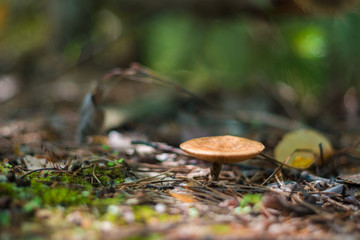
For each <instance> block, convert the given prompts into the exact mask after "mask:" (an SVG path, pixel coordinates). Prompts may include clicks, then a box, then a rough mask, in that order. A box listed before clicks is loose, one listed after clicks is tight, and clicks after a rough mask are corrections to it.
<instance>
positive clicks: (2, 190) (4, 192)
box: [0, 182, 16, 197]
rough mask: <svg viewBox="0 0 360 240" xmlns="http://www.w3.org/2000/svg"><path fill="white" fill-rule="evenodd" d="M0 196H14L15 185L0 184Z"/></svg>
mask: <svg viewBox="0 0 360 240" xmlns="http://www.w3.org/2000/svg"><path fill="white" fill-rule="evenodd" d="M0 196H10V197H15V196H16V184H15V183H6V182H3V183H0Z"/></svg>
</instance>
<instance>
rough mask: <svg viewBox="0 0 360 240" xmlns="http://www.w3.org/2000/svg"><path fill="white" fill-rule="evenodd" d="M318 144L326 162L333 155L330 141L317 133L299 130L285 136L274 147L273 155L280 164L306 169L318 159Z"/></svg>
mask: <svg viewBox="0 0 360 240" xmlns="http://www.w3.org/2000/svg"><path fill="white" fill-rule="evenodd" d="M319 144H321V146H322V151H323V160H326V159H327V158H328V157H329V156H330V155H331V154H332V153H333V148H332V145H331V143H330V141H329V140H328V139H327V138H326V137H325V136H323V135H322V134H321V133H319V132H317V131H314V130H308V129H300V130H296V131H292V132H290V133H287V134H285V135H284V137H283V138H282V140H281V141H280V142H279V143H278V145H277V146H276V147H275V149H274V155H275V158H276V159H277V160H279V161H280V162H283V163H286V164H288V165H290V166H292V167H296V168H301V169H306V168H308V167H310V166H311V165H312V164H313V163H314V162H315V160H317V159H320V147H319ZM319 164H320V163H319Z"/></svg>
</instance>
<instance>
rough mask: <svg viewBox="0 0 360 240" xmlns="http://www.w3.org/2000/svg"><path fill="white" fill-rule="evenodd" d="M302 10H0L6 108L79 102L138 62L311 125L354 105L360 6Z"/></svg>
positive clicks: (270, 6)
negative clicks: (325, 113) (105, 78)
mask: <svg viewBox="0 0 360 240" xmlns="http://www.w3.org/2000/svg"><path fill="white" fill-rule="evenodd" d="M298 2H299V1H290V0H289V1H281V0H272V1H270V0H269V1H220V0H218V1H216V0H211V1H200V0H196V1H195V0H194V1H150V2H148V1H140V0H137V1H130V0H122V1H115V0H113V1H87V0H79V1H73V0H62V1H45V0H38V1H28V0H1V1H0V85H1V84H2V86H7V90H8V91H9V89H10V90H11V89H15V90H13V92H14V93H13V95H11V94H9V93H8V91H7V95H6V96H8V97H5V95H4V94H5V93H2V95H3V97H2V98H0V101H2V102H6V101H8V100H9V99H11V98H12V97H13V96H19V93H21V94H20V95H22V97H23V98H25V97H24V95H28V97H27V98H25V99H27V100H26V103H27V104H30V103H29V101H28V99H31V100H32V101H33V102H36V99H37V98H40V100H38V103H39V102H41V103H42V104H43V103H44V101H43V98H44V96H45V97H46V99H52V100H54V99H55V100H54V101H55V102H56V101H68V102H71V101H80V100H81V98H82V97H83V95H84V93H85V92H86V91H87V90H88V89H89V88H88V87H86V86H88V85H89V84H90V82H91V81H93V80H96V79H99V78H100V77H101V76H102V75H103V74H104V73H106V72H108V71H109V70H111V69H113V68H116V67H127V66H128V65H129V64H130V63H131V62H134V61H136V62H139V63H141V64H143V65H145V66H147V67H149V68H151V69H153V70H155V71H157V72H158V73H161V74H162V75H164V76H166V77H168V78H169V79H171V80H172V81H175V82H177V83H179V84H181V85H182V86H184V87H185V88H187V89H189V90H191V91H193V92H195V93H197V94H199V95H206V94H208V93H214V92H216V93H221V94H224V93H226V94H229V93H234V94H235V95H236V94H237V95H240V94H242V93H245V95H246V94H249V93H252V92H254V93H256V92H259V91H265V92H266V91H270V92H272V91H275V92H276V94H275V95H276V96H279V97H280V98H282V101H286V102H287V103H290V105H291V106H296V107H298V108H299V109H301V111H302V112H303V113H304V114H309V115H312V114H313V115H314V114H317V113H318V112H319V109H321V108H327V107H328V106H329V104H330V105H331V106H336V105H333V101H337V100H338V99H340V100H339V101H340V102H341V104H340V105H342V104H343V102H342V101H343V98H344V96H346V94H347V93H348V94H350V95H351V96H353V98H352V99H355V100H357V101H358V96H357V95H356V94H357V91H358V90H357V89H359V77H360V58H359V56H360V45H359V42H360V17H359V14H358V7H357V5H358V4H357V3H358V2H357V1H354V0H352V1H349V0H347V1H329V2H332V3H331V4H330V5H326V4H325V5H322V4H320V6H317V5H316V4H317V2H319V1H311V0H307V1H304V5H301V4H300V5H299V4H298ZM323 2H324V1H323ZM336 2H338V3H336ZM307 4H308V5H309V6H308V5H307ZM311 4H315V5H314V8H311ZM323 4H324V3H323ZM322 8H323V9H322ZM331 8H332V9H331ZM329 9H330V10H329ZM9 79H10V80H11V79H13V82H15V83H16V86H15V87H13V88H9V81H10V80H9ZM5 81H6V83H7V84H8V85H6V84H5ZM50 83H51V84H52V85H51V86H50V85H49V84H50ZM249 89H250V90H251V91H250V90H249ZM0 91H1V90H0ZM119 91H120V90H119ZM349 91H350V93H349ZM3 92H4V91H3ZM34 92H35V94H34ZM39 92H40V93H41V94H39ZM59 92H61V93H59ZM0 93H1V92H0ZM0 95H1V94H0ZM135 95H136V93H135ZM40 96H41V97H40ZM354 96H355V98H354ZM20 97H21V96H20ZM32 101H30V102H32ZM318 106H320V107H318Z"/></svg>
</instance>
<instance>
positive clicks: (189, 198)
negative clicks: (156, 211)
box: [169, 191, 196, 203]
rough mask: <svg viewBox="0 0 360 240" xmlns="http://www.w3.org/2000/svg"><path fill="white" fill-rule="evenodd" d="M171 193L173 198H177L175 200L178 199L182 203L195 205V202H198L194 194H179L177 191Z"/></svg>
mask: <svg viewBox="0 0 360 240" xmlns="http://www.w3.org/2000/svg"><path fill="white" fill-rule="evenodd" d="M169 193H170V195H171V196H172V197H173V198H175V199H177V200H179V201H181V202H183V203H194V202H196V200H195V199H194V196H193V195H192V194H190V193H186V192H177V191H170V192H169Z"/></svg>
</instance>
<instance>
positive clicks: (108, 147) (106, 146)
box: [101, 144, 111, 151]
mask: <svg viewBox="0 0 360 240" xmlns="http://www.w3.org/2000/svg"><path fill="white" fill-rule="evenodd" d="M101 147H102V149H104V150H106V151H110V150H111V147H110V146H108V145H106V144H102V145H101Z"/></svg>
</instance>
